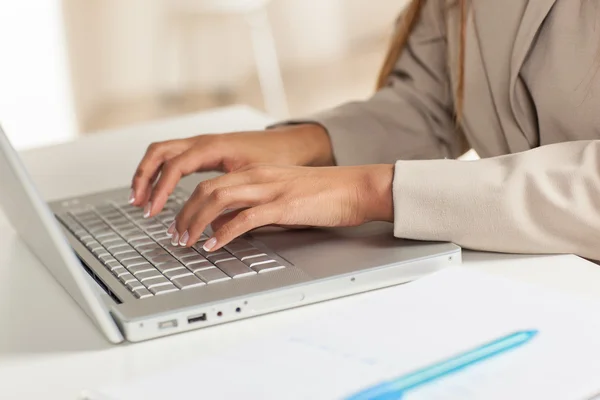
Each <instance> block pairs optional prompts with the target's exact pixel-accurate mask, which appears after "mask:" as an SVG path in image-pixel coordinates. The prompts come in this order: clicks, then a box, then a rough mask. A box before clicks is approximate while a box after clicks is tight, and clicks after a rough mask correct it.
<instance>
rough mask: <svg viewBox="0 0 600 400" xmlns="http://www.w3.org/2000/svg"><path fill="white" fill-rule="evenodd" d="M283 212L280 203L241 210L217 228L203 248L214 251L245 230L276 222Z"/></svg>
mask: <svg viewBox="0 0 600 400" xmlns="http://www.w3.org/2000/svg"><path fill="white" fill-rule="evenodd" d="M283 212H284V209H283V205H282V204H281V203H269V204H263V205H260V206H257V207H252V208H248V209H247V210H243V211H241V212H240V213H239V214H238V215H236V217H235V218H233V219H232V220H231V221H229V222H228V223H226V224H225V225H223V226H222V227H221V228H220V229H218V230H217V231H216V232H215V233H214V235H213V236H212V237H211V238H210V239H209V240H207V241H206V242H205V243H204V246H203V248H204V250H206V251H216V250H219V249H220V248H221V247H223V246H225V245H227V244H228V243H229V242H231V241H232V240H233V239H235V238H236V237H238V236H241V235H243V234H244V233H246V232H249V231H251V230H253V229H256V228H260V227H262V226H266V225H273V224H277V222H279V220H280V219H281V215H282V213H283Z"/></svg>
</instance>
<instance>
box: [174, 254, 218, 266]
mask: <svg viewBox="0 0 600 400" xmlns="http://www.w3.org/2000/svg"><path fill="white" fill-rule="evenodd" d="M181 262H182V263H183V265H185V266H186V267H187V266H188V265H191V264H196V263H201V262H208V263H210V261H208V260H207V259H206V258H204V257H202V256H201V255H200V254H196V255H193V256H188V257H183V258H181ZM211 264H212V263H211Z"/></svg>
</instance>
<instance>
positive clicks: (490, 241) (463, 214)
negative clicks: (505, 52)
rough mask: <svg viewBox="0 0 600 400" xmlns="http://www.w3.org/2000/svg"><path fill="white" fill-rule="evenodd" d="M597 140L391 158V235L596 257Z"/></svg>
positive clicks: (599, 223) (599, 222)
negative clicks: (463, 157) (494, 153)
mask: <svg viewBox="0 0 600 400" xmlns="http://www.w3.org/2000/svg"><path fill="white" fill-rule="evenodd" d="M599 154H600V143H599V142H572V143H562V144H558V145H551V146H544V147H541V148H538V149H535V150H530V151H527V152H524V153H519V154H513V155H508V156H502V157H496V158H491V159H485V160H478V161H454V160H435V161H399V162H398V163H397V164H396V166H395V178H394V187H393V193H394V224H395V235H396V236H398V237H403V238H410V239H421V240H448V241H453V242H455V243H457V244H459V245H462V246H463V247H465V248H471V249H476V250H485V251H497V252H509V253H574V254H578V255H580V256H583V257H587V258H592V259H600V248H599V247H598V245H597V244H598V243H599V241H600V200H598V199H600V176H599V171H600V168H598V167H599V163H600V159H599Z"/></svg>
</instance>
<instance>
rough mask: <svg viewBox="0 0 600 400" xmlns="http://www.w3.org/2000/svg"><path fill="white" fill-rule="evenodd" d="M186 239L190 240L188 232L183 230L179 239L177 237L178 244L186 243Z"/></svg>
mask: <svg viewBox="0 0 600 400" xmlns="http://www.w3.org/2000/svg"><path fill="white" fill-rule="evenodd" d="M188 240H190V234H189V233H188V231H185V232H183V235H182V236H181V239H179V245H180V246H185V245H187V242H188Z"/></svg>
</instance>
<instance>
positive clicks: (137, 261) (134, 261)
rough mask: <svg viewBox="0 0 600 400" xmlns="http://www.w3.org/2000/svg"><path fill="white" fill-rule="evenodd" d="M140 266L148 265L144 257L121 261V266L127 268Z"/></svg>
mask: <svg viewBox="0 0 600 400" xmlns="http://www.w3.org/2000/svg"><path fill="white" fill-rule="evenodd" d="M140 264H148V261H146V259H145V258H144V257H134V258H130V259H128V260H125V261H123V265H124V266H125V267H127V268H129V267H133V266H135V265H140Z"/></svg>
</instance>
